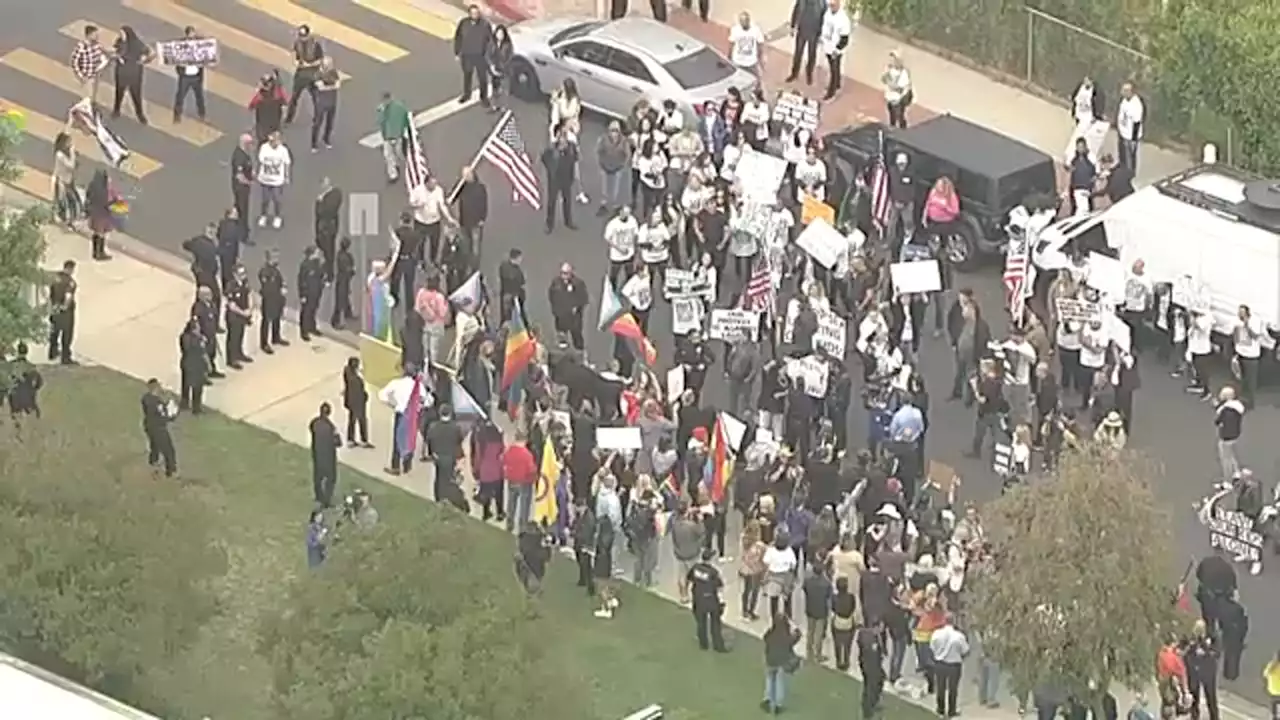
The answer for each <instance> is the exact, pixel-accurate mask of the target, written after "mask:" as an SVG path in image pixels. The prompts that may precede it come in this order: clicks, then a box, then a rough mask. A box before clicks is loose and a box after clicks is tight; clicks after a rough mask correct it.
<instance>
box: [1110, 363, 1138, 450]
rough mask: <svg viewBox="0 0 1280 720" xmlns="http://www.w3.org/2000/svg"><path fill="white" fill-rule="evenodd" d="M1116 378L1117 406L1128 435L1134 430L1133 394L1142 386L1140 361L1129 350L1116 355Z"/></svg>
mask: <svg viewBox="0 0 1280 720" xmlns="http://www.w3.org/2000/svg"><path fill="white" fill-rule="evenodd" d="M1115 380H1116V382H1115V398H1116V402H1115V408H1116V410H1117V411H1118V412H1119V413H1120V418H1121V419H1122V420H1123V421H1124V426H1123V427H1124V432H1125V434H1126V435H1127V434H1129V433H1131V432H1132V431H1133V430H1132V427H1133V394H1134V393H1135V392H1137V391H1138V388H1140V387H1142V378H1141V377H1140V376H1139V375H1138V363H1137V361H1136V360H1135V359H1134V357H1133V356H1132V355H1130V354H1129V353H1127V352H1123V351H1121V352H1119V353H1118V356H1117V357H1116V368H1115Z"/></svg>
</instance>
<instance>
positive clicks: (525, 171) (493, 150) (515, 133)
mask: <svg viewBox="0 0 1280 720" xmlns="http://www.w3.org/2000/svg"><path fill="white" fill-rule="evenodd" d="M480 157H482V158H484V159H485V160H488V161H489V162H491V163H493V164H494V165H495V166H497V168H498V169H499V170H501V171H502V174H503V175H506V176H507V180H510V181H511V199H512V201H514V202H521V201H523V202H527V203H529V205H531V206H532V207H533V209H534V210H537V209H539V208H540V207H542V191H541V190H540V189H539V188H538V173H537V172H536V171H535V170H534V169H533V161H532V160H531V159H530V158H529V153H528V151H527V150H525V146H524V140H522V139H521V138H520V130H519V129H517V128H516V116H515V114H514V113H512V112H511V111H510V110H508V111H507V112H505V113H503V115H502V119H501V120H499V121H498V124H497V126H495V127H494V130H493V132H492V133H490V134H489V139H488V140H486V141H485V143H484V146H482V147H481V148H480Z"/></svg>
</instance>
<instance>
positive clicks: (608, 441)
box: [596, 427, 644, 450]
mask: <svg viewBox="0 0 1280 720" xmlns="http://www.w3.org/2000/svg"><path fill="white" fill-rule="evenodd" d="M643 446H644V444H643V443H642V442H641V441H640V428H638V427H598V428H596V447H598V448H600V449H602V450H639V449H640V448H641V447H643Z"/></svg>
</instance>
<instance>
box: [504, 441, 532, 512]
mask: <svg viewBox="0 0 1280 720" xmlns="http://www.w3.org/2000/svg"><path fill="white" fill-rule="evenodd" d="M527 440H528V438H527V437H526V436H525V435H524V434H523V433H520V434H517V435H516V439H515V441H514V442H512V443H511V444H510V445H508V446H507V449H506V451H505V452H504V453H503V454H502V477H503V479H504V480H506V481H507V532H511V531H513V530H515V529H516V528H517V527H521V528H522V527H524V525H525V523H527V522H529V516H530V515H531V514H532V512H533V488H534V485H535V484H536V483H537V480H538V466H537V463H536V462H534V459H533V453H532V452H530V451H529V448H528V447H526V445H525V443H526V442H527Z"/></svg>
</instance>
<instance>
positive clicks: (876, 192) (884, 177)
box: [871, 133, 893, 232]
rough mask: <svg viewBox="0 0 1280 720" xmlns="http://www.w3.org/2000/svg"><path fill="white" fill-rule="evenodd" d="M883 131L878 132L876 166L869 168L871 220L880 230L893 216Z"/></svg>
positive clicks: (882, 229) (886, 225)
mask: <svg viewBox="0 0 1280 720" xmlns="http://www.w3.org/2000/svg"><path fill="white" fill-rule="evenodd" d="M884 152H885V151H884V133H880V153H879V154H877V155H876V166H875V167H874V168H873V169H872V170H871V221H872V222H874V223H875V226H876V228H878V229H879V230H880V231H881V232H883V231H884V229H885V228H886V227H888V225H889V218H891V217H893V202H892V199H891V198H890V192H889V165H888V163H887V162H886V161H885V158H884Z"/></svg>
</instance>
